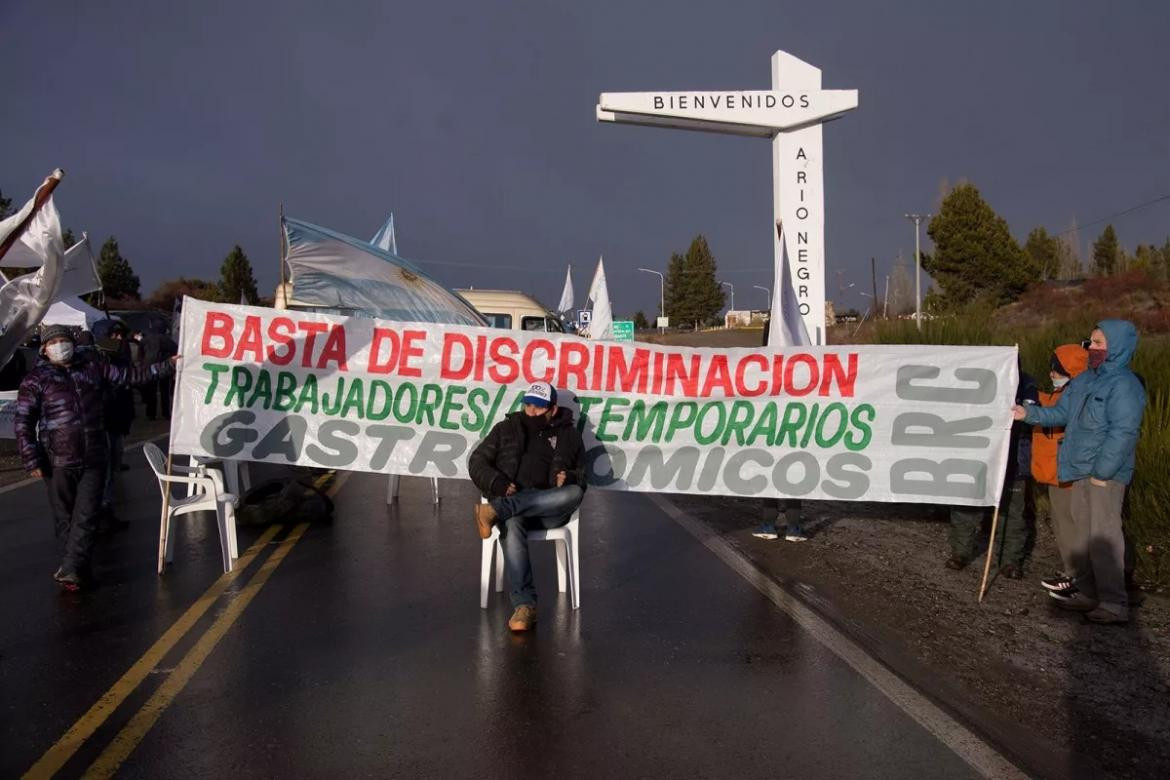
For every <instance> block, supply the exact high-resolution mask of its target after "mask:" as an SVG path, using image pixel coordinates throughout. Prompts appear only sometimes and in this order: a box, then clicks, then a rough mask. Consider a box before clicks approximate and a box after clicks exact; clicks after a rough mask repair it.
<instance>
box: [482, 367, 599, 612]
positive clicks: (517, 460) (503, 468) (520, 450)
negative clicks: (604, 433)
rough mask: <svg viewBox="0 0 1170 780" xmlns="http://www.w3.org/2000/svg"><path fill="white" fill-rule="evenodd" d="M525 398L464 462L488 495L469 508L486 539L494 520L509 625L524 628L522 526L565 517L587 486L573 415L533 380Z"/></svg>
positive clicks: (559, 522)
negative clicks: (508, 585)
mask: <svg viewBox="0 0 1170 780" xmlns="http://www.w3.org/2000/svg"><path fill="white" fill-rule="evenodd" d="M523 401H524V409H523V411H519V412H513V413H512V414H509V415H508V416H506V417H505V418H504V419H503V420H501V421H500V422H499V423H497V424H496V426H495V427H494V428H492V430H491V432H489V433H488V435H487V437H486V438H485V439H484V440H483V442H481V443H480V444H479V446H478V447H476V448H475V450H474V451H473V452H472V453H471V457H470V459H469V460H468V464H467V465H468V471H469V473H470V475H471V481H472V482H474V483H475V486H476V487H478V488H479V489H480V490H481V491H483V494H484V496H485V497H486V498H488V499H490V500H489V501H488V502H487V503H486V504H480V505H478V506H476V508H475V524H476V526H477V528H478V530H479V535H480V538H481V539H487V538H489V537H490V536H491V534H492V528H493V527H494V526H496V525H499V526H500V537H501V541H502V543H503V549H504V565H505V567H506V568H507V570H508V581H509V582H510V583H511V584H512V593H511V596H512V606H513V607H514V608H515V611H514V612H513V613H512V617H511V619H510V620H509V621H508V628H510V629H512V630H513V631H527V630H529V629H530V628H532V624H533V623H535V622H536V587H535V585H534V584H533V580H532V563H531V560H530V559H529V556H528V532H529V531H532V530H541V529H548V528H559V527H561V526H563V525H564V524H565V523H567V522H568V521H569V518H570V517H571V516H572V514H573V512H574V511H576V509H577V507H578V506H580V505H581V499H582V498H584V496H585V487H586V476H585V445H584V443H583V442H582V440H581V434H580V433H579V432H578V431H577V426H576V425H575V424H574V423H573V413H572V412H571V411H569V410H568V409H562V408H560V407H558V406H557V391H556V388H554V387H553V386H552V385H550V384H549V383H548V382H535V383H533V384H532V386H530V387H529V388H528V390H527V391H526V392H525V393H524V398H523Z"/></svg>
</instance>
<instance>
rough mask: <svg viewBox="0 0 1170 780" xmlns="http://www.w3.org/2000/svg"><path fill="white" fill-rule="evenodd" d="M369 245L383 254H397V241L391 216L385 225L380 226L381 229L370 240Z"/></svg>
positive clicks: (392, 216)
mask: <svg viewBox="0 0 1170 780" xmlns="http://www.w3.org/2000/svg"><path fill="white" fill-rule="evenodd" d="M370 243H371V244H373V245H374V246H376V247H378V248H379V249H381V250H382V251H383V252H389V253H390V254H392V255H396V254H398V239H397V238H396V237H395V235H394V215H393V214H391V215H390V219H388V220H386V224H385V225H383V226H382V229H381V230H379V231H378V232H377V233H375V234H374V237H373V238H371V239H370Z"/></svg>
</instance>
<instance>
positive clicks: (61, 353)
mask: <svg viewBox="0 0 1170 780" xmlns="http://www.w3.org/2000/svg"><path fill="white" fill-rule="evenodd" d="M45 354H46V355H48V357H49V360H51V361H53V362H54V363H68V362H69V361H70V360H72V359H73V345H72V344H71V343H69V342H68V341H59V342H57V343H56V344H50V345H49V346H47V347H45Z"/></svg>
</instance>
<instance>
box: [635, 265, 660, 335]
mask: <svg viewBox="0 0 1170 780" xmlns="http://www.w3.org/2000/svg"><path fill="white" fill-rule="evenodd" d="M638 270H639V271H644V272H646V273H648V274H654V275H655V276H657V277H658V293H659V295H658V305H659V310H658V316H659V317H665V316H666V277H665V276H663V275H662V274H661V273H659V272H658V271H651V270H650V269H649V268H639V269H638ZM663 330H665V329H664V328H659V332H661V331H663Z"/></svg>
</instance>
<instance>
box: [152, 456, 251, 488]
mask: <svg viewBox="0 0 1170 780" xmlns="http://www.w3.org/2000/svg"><path fill="white" fill-rule="evenodd" d="M188 463H189V464H190V466H191V467H192V468H194V467H197V466H206V465H207V464H208V463H222V464H223V481H224V485H225V486H226V487H227V491H228V492H229V493H231V494H232V495H233V496H241V497H242V496H243V495H244V494H245V493H247V492H248V489H249V488H250V487H252V472H251V470H250V469H249V468H248V461H246V460H229V459H227V458H223V459H219V458H205V457H202V456H200V455H192V456H190V458H189V459H188ZM171 471H174V466H171ZM187 495H189V496H193V495H195V486H194V485H187Z"/></svg>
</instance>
